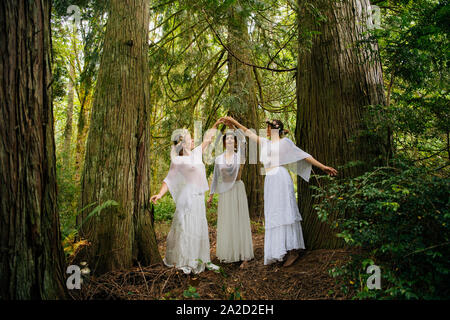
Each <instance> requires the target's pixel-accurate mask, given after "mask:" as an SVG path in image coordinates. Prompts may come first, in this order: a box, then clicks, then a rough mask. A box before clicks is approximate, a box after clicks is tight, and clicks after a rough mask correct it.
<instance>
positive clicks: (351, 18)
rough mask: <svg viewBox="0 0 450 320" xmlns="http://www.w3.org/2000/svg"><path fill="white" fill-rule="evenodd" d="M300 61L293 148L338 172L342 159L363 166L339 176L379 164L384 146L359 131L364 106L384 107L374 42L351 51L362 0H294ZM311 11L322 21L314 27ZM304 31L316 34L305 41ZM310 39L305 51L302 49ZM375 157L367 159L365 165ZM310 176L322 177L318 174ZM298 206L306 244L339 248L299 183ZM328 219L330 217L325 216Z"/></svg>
mask: <svg viewBox="0 0 450 320" xmlns="http://www.w3.org/2000/svg"><path fill="white" fill-rule="evenodd" d="M298 4H299V48H300V51H299V56H298V77H297V124H296V140H297V144H298V145H299V147H301V148H302V149H304V150H305V151H306V152H308V153H310V154H311V155H312V156H313V157H314V158H316V159H317V160H319V161H320V162H322V163H324V164H326V165H329V166H333V167H337V166H340V165H344V164H346V163H348V162H349V161H363V162H364V165H360V166H356V167H351V168H346V169H341V170H340V172H339V176H340V177H352V176H356V175H359V174H361V173H363V172H365V171H366V170H368V169H370V168H371V167H372V166H373V165H378V164H381V163H382V161H383V158H384V157H385V156H386V152H385V146H384V145H383V142H384V141H386V140H384V139H383V138H381V137H379V136H375V135H372V136H369V135H367V134H366V135H364V134H361V132H362V130H364V129H365V126H364V124H363V117H364V108H363V106H366V105H374V104H385V96H384V89H383V78H382V69H381V63H380V59H379V56H378V47H377V45H376V44H373V43H372V44H367V43H366V44H365V45H364V46H356V42H357V41H360V40H363V39H364V36H363V34H362V33H363V32H365V31H367V25H366V21H367V20H366V19H365V18H364V14H367V9H368V5H369V2H368V1H367V0H345V1H339V2H337V1H327V0H320V1H312V0H298ZM311 6H314V7H316V8H317V9H319V10H320V12H321V13H322V14H323V15H324V16H325V17H326V19H327V20H326V21H325V22H321V23H319V24H316V23H315V20H314V17H313V15H312V11H310V10H311V9H310V8H311ZM305 30H309V31H311V30H314V31H319V32H320V34H318V35H315V36H312V37H311V38H310V36H308V33H307V32H305ZM309 40H311V42H310V43H311V48H310V50H305V44H306V43H308V42H309ZM373 160H375V161H374V162H371V161H373ZM316 173H320V174H323V173H322V172H318V169H316ZM298 181H299V182H298V191H299V206H300V212H301V214H302V216H303V219H304V220H303V222H302V225H303V228H304V236H305V242H306V246H307V247H308V248H310V249H315V248H336V247H341V246H342V242H341V241H340V240H338V238H336V237H335V234H334V232H333V231H332V230H331V229H330V228H329V227H328V225H327V224H325V223H321V222H320V221H319V219H318V217H317V215H316V213H315V211H314V210H313V205H314V201H317V199H316V200H314V198H312V196H313V194H314V192H313V190H311V189H310V188H309V186H310V185H317V181H316V180H315V179H314V178H312V179H311V180H310V183H309V184H307V183H305V182H304V181H303V180H302V179H298ZM330 219H331V221H332V220H333V217H331V218H330Z"/></svg>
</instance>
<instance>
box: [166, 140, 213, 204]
mask: <svg viewBox="0 0 450 320" xmlns="http://www.w3.org/2000/svg"><path fill="white" fill-rule="evenodd" d="M176 151H177V148H176V147H175V146H172V150H171V154H170V157H171V163H170V168H169V172H168V174H167V176H166V178H165V179H164V182H165V183H166V184H167V187H168V188H169V191H170V194H171V195H172V198H173V199H174V201H175V203H176V205H177V206H179V205H188V203H180V200H181V199H183V202H184V201H187V202H189V199H190V198H191V197H190V195H193V194H201V193H204V192H205V191H206V190H208V189H209V188H208V181H207V180H206V171H205V165H204V164H203V161H202V146H201V145H199V146H198V147H196V148H195V149H194V150H192V151H191V152H190V153H189V151H188V150H185V149H184V152H185V153H189V155H184V156H180V155H178V153H177V152H176Z"/></svg>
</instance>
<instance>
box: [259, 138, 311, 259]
mask: <svg viewBox="0 0 450 320" xmlns="http://www.w3.org/2000/svg"><path fill="white" fill-rule="evenodd" d="M261 142H262V147H261V159H262V162H263V163H264V167H265V169H266V178H265V180H264V218H265V235H264V264H265V265H268V264H271V263H274V262H276V261H282V260H283V258H284V256H285V255H286V253H287V252H288V251H289V250H293V249H305V243H304V240H303V233H302V227H301V224H300V222H301V221H302V217H301V215H300V212H299V209H298V204H297V200H296V198H295V191H294V184H293V181H292V178H291V176H290V174H289V171H288V170H287V169H286V167H287V168H289V169H290V170H292V171H293V172H294V173H296V174H298V175H299V176H300V177H302V178H303V179H305V180H306V181H308V180H309V176H310V172H311V164H309V163H308V162H306V161H305V160H304V159H305V158H307V157H310V155H309V154H308V153H306V152H304V151H303V150H301V149H300V148H298V147H297V146H295V144H294V143H293V142H292V141H291V140H289V139H288V138H283V139H281V140H280V141H279V142H275V143H273V142H271V141H269V140H267V139H265V138H261Z"/></svg>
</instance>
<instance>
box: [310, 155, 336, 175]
mask: <svg viewBox="0 0 450 320" xmlns="http://www.w3.org/2000/svg"><path fill="white" fill-rule="evenodd" d="M305 161H306V162H309V163H311V164H312V165H313V166H316V167H318V168H319V169H320V170H322V171H325V172H326V173H328V174H329V175H330V176H336V175H337V173H338V172H337V170H336V169H334V168H332V167H327V166H326V165H324V164H322V163H320V162H319V161H317V160H316V159H314V158H313V157H308V158H306V159H305Z"/></svg>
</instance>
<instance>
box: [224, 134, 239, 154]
mask: <svg viewBox="0 0 450 320" xmlns="http://www.w3.org/2000/svg"><path fill="white" fill-rule="evenodd" d="M228 135H232V136H233V137H234V152H236V151H237V146H238V140H237V137H236V134H235V133H234V132H233V131H228V132H225V134H224V135H223V137H222V143H223V150H226V149H227V147H226V140H227V136H228Z"/></svg>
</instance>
